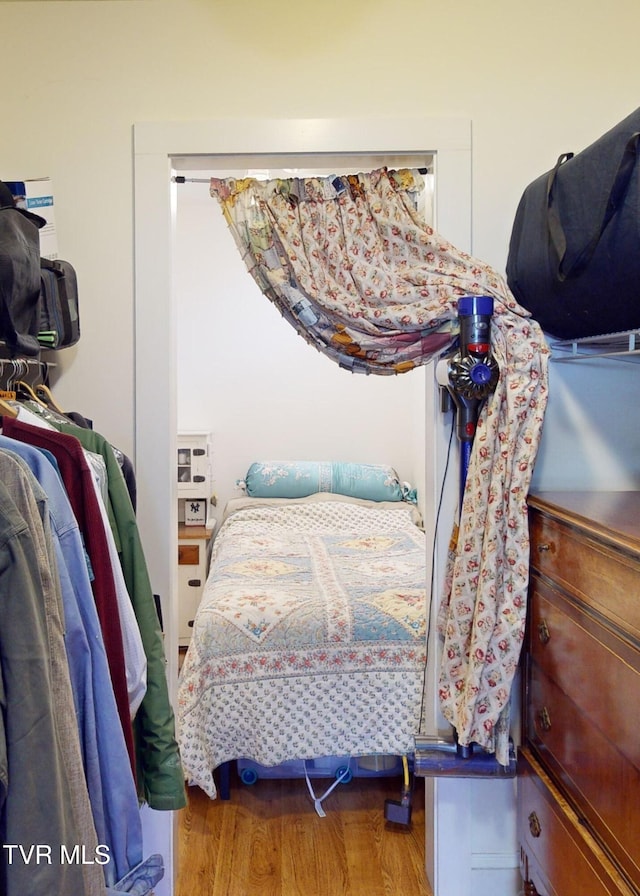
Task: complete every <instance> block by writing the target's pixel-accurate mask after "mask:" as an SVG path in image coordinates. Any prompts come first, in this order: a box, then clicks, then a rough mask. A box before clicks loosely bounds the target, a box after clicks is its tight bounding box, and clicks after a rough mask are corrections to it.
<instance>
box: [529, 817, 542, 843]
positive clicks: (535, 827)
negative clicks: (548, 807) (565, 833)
mask: <svg viewBox="0 0 640 896" xmlns="http://www.w3.org/2000/svg"><path fill="white" fill-rule="evenodd" d="M529 830H530V832H531V836H532V837H539V836H540V834H541V833H542V827H541V826H540V821H539V819H538V816H537V815H536V813H535V812H532V813H531V814H530V815H529Z"/></svg>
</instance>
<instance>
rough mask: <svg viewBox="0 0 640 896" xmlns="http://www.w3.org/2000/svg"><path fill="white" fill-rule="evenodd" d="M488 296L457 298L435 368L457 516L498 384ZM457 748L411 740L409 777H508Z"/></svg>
mask: <svg viewBox="0 0 640 896" xmlns="http://www.w3.org/2000/svg"><path fill="white" fill-rule="evenodd" d="M492 314H493V298H492V297H491V296H462V297H461V298H460V300H459V301H458V318H459V324H460V336H459V339H458V346H457V348H455V349H454V351H453V353H452V354H450V355H448V356H445V357H444V358H442V359H441V360H440V361H439V362H438V364H437V366H436V380H437V382H438V384H439V385H440V386H441V394H442V397H443V399H444V400H443V406H442V409H443V411H447V410H451V409H452V407H453V409H455V414H456V436H457V439H458V443H459V446H460V482H459V488H460V493H459V494H460V499H459V513H461V512H462V500H463V496H464V489H465V484H466V481H467V472H468V469H469V461H470V458H471V449H472V446H473V440H474V437H475V434H476V427H477V425H478V417H479V415H480V410H481V408H482V405H483V403H484V401H485V400H486V399H487V398H488V396H489V395H490V394H491V393H492V392H493V391H494V389H495V388H496V385H497V384H498V378H499V375H500V371H499V368H498V363H497V361H496V359H495V358H494V357H493V355H492V354H491V316H492ZM474 746H475V745H473V744H471V745H469V746H464V747H463V746H461V745H460V744H459V743H458V741H457V738H456V733H455V730H454V737H453V740H451V741H448V740H443V739H434V738H430V737H427V736H422V735H419V736H417V737H416V739H415V760H414V771H415V774H416V775H418V776H420V777H438V776H442V775H446V776H451V777H462V778H466V777H485V778H486V777H513V776H514V775H515V754H514V755H513V761H511V757H510V761H509V765H508V766H506V767H505V766H502V765H500V764H499V763H498V762H497V761H496V759H495V757H494V756H492V755H491V754H489V753H487V752H486V751H484V750H482V749H481V748H477V749H474Z"/></svg>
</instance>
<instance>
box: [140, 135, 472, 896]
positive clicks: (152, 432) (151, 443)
mask: <svg viewBox="0 0 640 896" xmlns="http://www.w3.org/2000/svg"><path fill="white" fill-rule="evenodd" d="M471 149H472V142H471V122H470V121H469V120H468V119H462V118H435V119H432V118H417V119H394V118H379V119H357V118H354V119H265V120H260V119H228V120H211V121H195V122H194V121H192V122H189V121H178V122H175V121H174V122H140V123H136V124H135V125H134V127H133V169H134V171H133V174H134V267H135V281H134V327H135V339H134V352H135V359H134V376H135V398H134V418H135V419H134V460H135V468H136V473H137V489H138V502H137V507H138V511H137V520H138V526H139V530H140V534H141V538H142V542H143V544H144V546H145V556H146V559H147V564H148V567H149V573H150V576H151V581H152V582H153V587H154V591H156V592H157V593H158V594H159V595H160V600H161V607H162V614H163V623H164V637H165V651H166V655H167V675H168V681H169V693H170V695H171V697H172V699H173V698H174V697H175V693H176V688H177V674H178V639H177V630H178V608H177V594H178V564H177V550H176V544H177V519H178V517H177V504H178V501H177V479H176V475H175V457H176V444H177V442H176V440H177V340H176V332H177V327H176V320H177V313H178V309H177V304H178V303H177V297H176V290H175V286H174V279H173V265H172V254H173V239H174V232H175V222H176V204H177V193H176V189H177V187H176V184H175V182H174V181H173V180H172V178H173V176H174V175H176V174H179V173H180V171H181V170H193V169H194V168H203V169H205V168H207V169H210V170H211V169H215V168H216V167H220V168H229V167H232V165H230V163H229V157H237V156H243V157H247V158H253V157H255V158H253V160H254V162H255V167H260V159H259V158H258V157H261V156H265V155H283V156H287V155H300V154H310V155H313V156H317V155H318V154H319V153H326V154H334V155H335V154H341V153H348V154H353V155H355V154H359V153H361V154H379V155H382V156H384V155H391V156H397V155H401V154H411V155H419V154H424V155H432V156H433V157H434V160H435V164H434V169H435V170H434V175H435V204H434V220H435V222H436V228H437V230H438V232H440V233H442V234H443V236H444V237H445V238H446V239H447V240H448V241H449V242H451V243H453V244H454V245H455V246H457V247H458V248H459V249H462V250H463V251H467V252H471V247H472V240H471V196H472V169H471ZM248 167H249V166H248ZM251 167H254V165H251ZM426 391H427V407H426V408H425V413H426V414H427V415H432V419H437V418H438V404H437V387H436V386H435V383H434V387H433V389H427V390H426ZM447 445H448V436H447V433H446V432H445V431H444V427H437V428H436V431H435V432H434V439H433V444H432V445H431V452H432V453H431V456H430V457H429V458H428V459H427V461H428V463H427V471H426V500H425V505H426V506H427V508H431V509H432V513H433V515H432V516H430V515H429V514H427V517H426V519H425V525H426V528H427V531H428V532H430V533H433V532H434V530H435V522H436V520H435V512H436V510H435V508H437V506H438V500H437V499H438V497H439V495H438V493H437V490H439V489H440V487H441V486H442V478H443V471H444V469H445V464H446V453H447ZM429 498H431V500H429ZM448 537H449V532H448V531H447V532H444V533H443V535H442V539H441V541H442V542H443V544H444V545H445V546H446V543H447V541H448ZM444 550H445V548H444V547H443V548H440V547H438V546H436V552H437V553H436V571H435V581H436V582H438V581H439V579H440V575H439V574H438V570H437V567H438V566H439V565H441V564H440V563H439V561H438V559H437V558H438V557H441V556H443V552H444ZM432 603H433V602H432ZM433 700H434V707H432V711H433V712H435V695H434V698H433ZM161 839H163V838H161ZM170 839H172V842H171V843H165V844H164V849H161V850H160V851H162V852H163V854H164V856H165V868H166V872H167V873H166V877H165V880H166V881H167V884H166V885H167V886H168V887H170V888H171V889H170V890H167V891H166V892H173V888H172V883H171V882H172V881H173V879H174V877H175V870H176V869H175V861H174V856H175V836H174V837H173V838H170ZM158 894H159V896H162V893H161V889H158Z"/></svg>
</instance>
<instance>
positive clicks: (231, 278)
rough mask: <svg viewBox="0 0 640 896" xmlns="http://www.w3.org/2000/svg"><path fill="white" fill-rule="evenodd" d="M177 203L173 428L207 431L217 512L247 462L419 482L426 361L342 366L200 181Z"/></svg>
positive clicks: (181, 193)
mask: <svg viewBox="0 0 640 896" xmlns="http://www.w3.org/2000/svg"><path fill="white" fill-rule="evenodd" d="M198 176H199V177H200V178H201V177H202V172H200V173H199V175H198ZM177 200H178V201H177V216H176V228H175V249H176V253H175V282H176V296H177V302H178V360H177V371H178V427H179V429H180V430H182V431H188V430H205V431H210V432H212V433H213V452H214V464H213V468H214V477H215V482H214V490H215V492H216V495H217V498H218V504H217V507H216V509H215V511H214V513H215V515H216V516H217V518H218V519H220V516H221V513H222V510H223V509H224V506H225V504H226V502H227V501H228V500H229V499H230V498H233V497H238V496H239V495H240V494H241V492H240V491H239V490H238V489H236V488H235V482H236V480H238V479H241V478H242V477H243V476H244V474H245V472H246V470H247V468H248V466H249V464H250V463H251V462H252V461H254V460H323V461H324V460H331V461H357V462H360V463H381V464H389V465H391V466H393V467H394V468H395V469H396V470H397V472H398V474H399V476H400V478H401V480H408V481H409V482H410V483H411V484H412V485H413V486H414V487H415V486H417V484H418V482H421V480H422V477H423V470H424V464H425V426H424V384H425V371H424V369H423V368H420V369H418V370H415V371H411V372H409V373H406V374H402V375H401V376H362V375H359V374H351V373H349V372H348V371H346V370H343V369H341V368H340V367H339V366H338V365H337V364H335V362H334V361H332V360H330V359H329V358H327V357H326V356H324V355H322V354H320V353H319V352H318V351H317V350H316V349H314V348H312V347H311V346H309V345H308V344H307V343H306V342H305V340H304V339H303V338H302V337H301V336H299V335H298V334H297V333H296V332H295V330H294V329H293V327H292V326H291V325H290V324H289V323H288V322H287V321H285V320H284V319H283V318H282V317H281V316H280V313H279V312H278V310H277V309H276V308H275V306H274V305H272V304H271V303H270V302H269V301H268V300H267V299H266V298H265V297H264V296H263V295H262V293H261V292H260V290H259V288H258V286H257V285H256V284H255V282H254V281H253V279H252V278H251V276H250V275H249V273H248V272H247V269H246V267H245V264H244V262H243V261H242V258H241V256H240V253H239V252H238V250H237V248H236V245H235V242H234V241H233V237H232V235H231V233H230V231H229V229H228V228H227V225H226V223H225V220H224V217H223V215H222V212H221V210H220V207H219V205H218V203H217V201H216V200H215V199H212V198H211V196H210V195H209V190H208V186H207V185H206V184H202V183H185V184H183V185H181V186H180V187H179V188H178V190H177Z"/></svg>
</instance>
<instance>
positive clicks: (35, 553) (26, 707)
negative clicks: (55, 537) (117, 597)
mask: <svg viewBox="0 0 640 896" xmlns="http://www.w3.org/2000/svg"><path fill="white" fill-rule="evenodd" d="M36 496H37V497H36ZM46 502H47V498H46V495H45V493H44V491H43V490H42V488H41V487H40V486H39V484H38V483H37V481H36V480H35V477H33V475H32V474H30V471H28V469H27V468H26V465H24V464H23V463H21V462H19V460H17V459H15V457H12V456H10V455H8V454H7V453H6V452H4V453H2V452H0V551H2V552H3V553H4V560H5V562H4V563H3V564H2V566H1V567H0V569H1V570H2V573H1V575H0V589H1V593H2V601H0V615H1V619H0V662H1V664H2V682H3V689H4V691H5V693H4V695H3V697H4V702H5V705H6V718H5V719H4V736H5V745H4V747H5V751H6V752H5V755H4V757H3V759H4V760H5V762H4V770H5V775H6V772H7V769H9V770H10V772H11V778H10V779H6V780H5V788H4V805H3V812H2V826H3V828H4V829H3V831H2V836H3V843H4V844H16V845H20V844H22V845H23V846H27V845H29V844H42V845H46V846H50V847H51V852H52V860H53V862H56V864H51V865H49V864H48V863H46V862H43V863H38V864H36V865H31V864H29V863H22V864H21V863H20V862H19V861H18V862H16V863H15V864H13V863H12V864H11V866H10V868H11V872H10V873H7V866H6V865H5V866H3V877H4V879H3V884H4V887H5V889H4V890H3V892H4V893H6V896H23V894H25V893H29V894H30V896H51V894H56V896H57V894H60V896H62V894H64V896H75V894H78V893H82V894H85V896H89V894H92V896H104V892H105V881H104V875H103V873H102V869H101V867H100V865H98V864H92V865H78V864H72V863H70V864H68V865H67V864H64V863H62V861H61V854H62V848H63V847H64V848H65V849H67V850H68V854H69V855H71V854H72V853H73V850H74V849H76V848H77V845H82V846H83V847H84V849H85V850H86V854H87V855H90V856H95V855H96V854H97V846H98V842H97V834H96V830H95V825H94V822H93V816H92V813H91V806H90V803H89V798H88V794H87V790H86V786H85V782H84V773H83V767H82V760H81V753H80V742H79V736H78V729H77V724H76V716H75V707H74V702H73V695H72V690H71V683H70V678H69V669H68V665H67V660H66V653H65V646H64V638H63V626H64V620H63V615H62V606H61V605H62V601H61V596H60V593H59V585H58V584H57V580H56V577H55V576H54V575H53V574H52V571H53V570H54V569H55V555H54V551H53V548H52V542H51V536H50V531H49V524H48V512H47V510H46ZM38 759H40V762H38ZM14 780H15V781H18V782H20V784H21V787H20V788H19V789H18V788H16V787H15V786H12V784H13V782H14ZM42 805H46V806H47V810H48V811H47V813H42V812H40V813H38V812H36V811H35V807H37V806H42ZM56 849H57V856H56V857H55V859H54V858H53V853H54V852H55V850H56Z"/></svg>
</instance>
